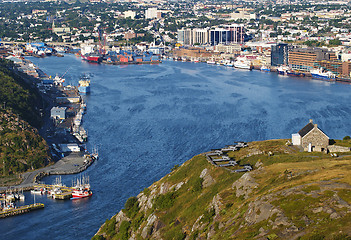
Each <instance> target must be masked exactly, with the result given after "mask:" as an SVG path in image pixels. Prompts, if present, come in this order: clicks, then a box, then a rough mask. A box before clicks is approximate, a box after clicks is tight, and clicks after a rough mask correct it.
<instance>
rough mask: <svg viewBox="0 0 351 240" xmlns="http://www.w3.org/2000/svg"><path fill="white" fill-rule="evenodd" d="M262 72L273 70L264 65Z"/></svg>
mask: <svg viewBox="0 0 351 240" xmlns="http://www.w3.org/2000/svg"><path fill="white" fill-rule="evenodd" d="M260 70H261V71H263V72H270V71H271V69H270V68H269V67H268V66H266V65H262V66H261V68H260Z"/></svg>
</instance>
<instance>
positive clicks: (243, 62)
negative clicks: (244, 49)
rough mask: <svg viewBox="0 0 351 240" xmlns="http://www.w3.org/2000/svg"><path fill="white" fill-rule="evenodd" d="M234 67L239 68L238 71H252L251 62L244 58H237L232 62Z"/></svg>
mask: <svg viewBox="0 0 351 240" xmlns="http://www.w3.org/2000/svg"><path fill="white" fill-rule="evenodd" d="M234 67H235V68H240V69H248V70H251V69H252V65H251V62H250V61H248V60H247V59H246V57H245V56H239V57H237V58H236V61H235V62H234Z"/></svg>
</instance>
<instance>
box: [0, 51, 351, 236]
mask: <svg viewBox="0 0 351 240" xmlns="http://www.w3.org/2000/svg"><path fill="white" fill-rule="evenodd" d="M30 60H31V61H33V62H34V64H36V65H37V66H39V67H40V68H41V69H42V70H43V71H45V72H46V73H47V74H50V75H52V76H55V75H56V73H59V74H63V73H64V72H65V71H66V70H67V69H68V68H70V69H69V71H68V73H67V74H66V76H65V78H66V81H67V82H68V83H71V84H75V85H76V84H77V83H78V80H79V76H81V75H82V74H83V73H86V74H91V94H90V95H88V96H87V97H86V102H87V113H86V115H85V116H84V118H83V126H84V128H85V129H87V131H88V135H89V142H88V144H87V147H88V148H89V149H92V147H93V146H98V149H99V157H100V159H99V160H98V161H97V162H95V163H94V164H93V165H92V166H91V167H90V168H89V169H88V170H87V171H86V172H85V174H87V175H89V177H90V184H91V188H92V190H93V192H94V194H93V196H92V197H91V198H89V199H82V200H75V201H55V200H51V199H47V198H46V197H45V196H36V202H43V203H45V209H43V210H38V211H35V212H31V213H28V214H24V215H21V216H16V217H11V218H7V219H2V220H0V221H1V224H0V239H77V240H79V239H89V238H91V237H92V236H93V235H94V234H95V233H96V231H97V230H98V228H99V227H100V226H101V224H102V223H104V221H105V220H106V219H107V218H110V217H111V216H113V215H114V214H115V213H117V212H118V211H119V210H120V209H121V208H123V205H124V202H125V201H126V200H127V199H128V197H130V196H135V195H137V194H138V193H139V192H140V191H142V190H143V189H144V188H145V187H147V186H149V185H151V184H152V183H153V182H154V181H157V180H158V179H160V178H161V177H162V176H164V175H165V174H167V173H168V172H169V171H170V169H171V168H172V167H173V166H174V165H175V164H181V163H183V162H184V161H186V160H188V159H189V158H191V157H192V156H194V155H196V154H199V153H201V152H205V151H208V150H210V149H211V148H218V147H223V146H224V145H226V144H232V143H233V141H238V140H241V141H253V140H265V139H275V138H290V137H291V134H292V133H295V132H297V131H298V130H300V129H301V128H302V127H303V126H304V125H305V124H307V123H308V120H309V119H310V118H312V119H313V120H314V122H315V123H318V126H319V127H320V128H321V129H322V130H323V131H324V132H325V133H326V134H327V135H329V137H331V138H338V139H340V138H343V137H344V136H345V135H351V128H350V126H351V124H350V121H349V120H350V119H351V107H350V101H349V96H350V91H351V86H350V85H346V84H340V83H330V82H325V81H320V80H312V79H308V78H294V77H284V76H279V75H277V74H275V73H263V72H259V71H247V70H238V69H233V68H228V67H223V66H213V65H206V64H204V63H187V62H184V63H183V62H172V61H165V62H164V63H162V64H159V65H127V66H110V65H97V64H89V63H86V62H83V61H81V60H80V59H79V58H76V57H75V56H74V55H66V56H65V57H64V58H57V57H48V58H44V59H37V58H30ZM75 177H76V176H69V175H67V176H62V181H63V182H64V183H65V184H67V185H70V184H71V181H72V179H74V178H75ZM54 179H55V176H52V177H47V178H45V179H43V180H44V181H45V182H46V183H52V182H53V181H54ZM33 201H34V199H33V196H32V195H30V193H26V204H30V203H31V202H33Z"/></svg>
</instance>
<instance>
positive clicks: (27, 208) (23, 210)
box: [0, 203, 44, 218]
mask: <svg viewBox="0 0 351 240" xmlns="http://www.w3.org/2000/svg"><path fill="white" fill-rule="evenodd" d="M42 208H44V204H43V203H34V204H30V205H25V206H21V207H18V208H13V209H8V210H3V211H0V218H6V217H11V216H15V215H20V214H23V213H27V212H30V211H33V210H37V209H42Z"/></svg>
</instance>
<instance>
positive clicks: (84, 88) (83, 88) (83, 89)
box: [78, 79, 90, 94]
mask: <svg viewBox="0 0 351 240" xmlns="http://www.w3.org/2000/svg"><path fill="white" fill-rule="evenodd" d="M78 91H79V92H80V93H83V94H87V93H90V80H86V79H82V80H80V81H79V85H78Z"/></svg>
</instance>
